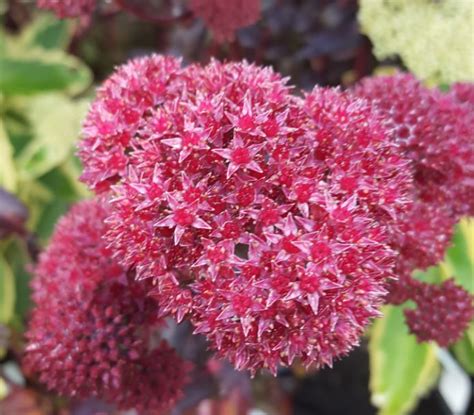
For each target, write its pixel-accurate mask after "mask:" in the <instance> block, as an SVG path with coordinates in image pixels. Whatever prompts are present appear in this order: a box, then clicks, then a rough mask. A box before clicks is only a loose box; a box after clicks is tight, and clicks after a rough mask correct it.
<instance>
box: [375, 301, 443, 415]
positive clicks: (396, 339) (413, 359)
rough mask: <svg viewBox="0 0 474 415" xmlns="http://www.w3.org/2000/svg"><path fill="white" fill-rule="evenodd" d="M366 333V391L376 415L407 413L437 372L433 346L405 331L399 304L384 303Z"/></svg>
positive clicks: (432, 382)
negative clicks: (368, 360) (368, 376)
mask: <svg viewBox="0 0 474 415" xmlns="http://www.w3.org/2000/svg"><path fill="white" fill-rule="evenodd" d="M383 313H384V317H383V318H381V319H379V320H377V321H376V322H375V324H374V326H373V330H372V332H371V336H370V343H369V354H370V390H371V394H372V403H373V404H374V405H375V406H376V407H378V408H379V414H380V415H403V414H407V413H409V412H410V411H411V410H412V409H413V408H414V407H415V406H416V404H417V402H418V400H419V398H420V397H421V396H423V395H424V394H425V393H426V392H427V391H428V390H429V389H430V388H431V387H432V386H433V385H434V383H435V381H436V379H437V377H438V374H439V363H438V360H437V358H436V347H435V346H434V345H432V344H429V343H423V344H419V343H417V341H416V338H415V337H414V336H413V335H411V334H409V332H408V329H407V326H406V324H405V319H404V315H403V307H400V306H398V307H395V306H386V307H385V308H384V309H383Z"/></svg>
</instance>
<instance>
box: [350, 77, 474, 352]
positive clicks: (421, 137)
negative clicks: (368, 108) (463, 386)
mask: <svg viewBox="0 0 474 415" xmlns="http://www.w3.org/2000/svg"><path fill="white" fill-rule="evenodd" d="M353 92H354V94H355V95H356V96H358V97H363V98H366V99H368V100H370V101H371V102H372V103H373V104H374V105H375V106H376V108H377V109H378V111H379V112H380V114H381V115H382V116H383V117H384V119H385V125H386V128H387V130H388V131H390V136H391V137H392V140H393V141H394V142H396V143H397V144H398V145H399V146H400V148H401V150H402V151H403V152H404V155H405V156H406V157H407V158H408V159H409V160H410V162H411V168H412V169H413V175H414V189H413V194H412V196H411V199H412V202H413V203H412V204H411V206H410V208H408V209H407V210H406V211H405V212H404V213H403V214H402V215H401V216H400V221H401V230H402V233H401V234H400V235H399V236H398V237H395V238H394V241H393V243H392V247H394V248H395V249H396V250H397V251H398V252H399V255H398V257H397V264H396V274H397V276H398V277H399V280H398V281H397V282H395V284H393V286H392V289H391V293H390V296H389V300H390V301H391V302H393V303H395V304H400V303H403V302H405V301H406V300H408V299H411V300H413V301H415V303H417V304H418V310H417V311H416V312H414V311H410V312H409V313H408V315H409V316H410V317H409V319H408V322H409V327H410V328H411V329H412V331H413V332H414V333H415V334H417V336H418V337H419V338H420V339H423V340H437V341H439V342H440V344H442V345H445V344H446V342H447V341H449V342H451V343H452V342H454V341H455V340H457V339H459V338H460V337H461V335H462V333H463V331H464V330H465V329H466V327H467V324H468V323H469V320H470V318H472V313H473V311H472V310H473V306H472V299H471V297H470V296H469V295H468V294H467V293H466V296H465V298H464V300H463V301H460V302H459V304H458V305H456V304H455V303H449V302H446V298H449V297H450V296H454V297H455V296H456V295H457V294H452V295H451V294H450V292H453V293H456V292H459V293H460V292H462V291H463V290H462V289H461V288H456V289H454V288H453V287H454V283H453V282H450V283H449V284H448V283H445V284H443V285H442V286H440V287H434V286H430V285H429V284H422V283H420V282H417V281H413V279H412V278H411V274H412V272H413V271H414V270H415V269H426V268H428V267H430V266H433V265H436V264H437V263H438V262H440V261H441V260H442V259H443V257H444V253H445V251H446V248H447V247H448V246H449V244H450V241H451V237H452V232H453V227H454V225H455V224H456V223H457V222H458V221H459V219H460V218H461V217H462V216H463V215H473V214H474V197H473V195H474V193H473V192H474V146H473V142H474V141H473V139H474V137H473V125H474V124H473V116H472V95H473V88H472V85H469V84H457V85H455V86H454V87H453V89H452V91H451V92H450V93H448V94H443V93H441V92H440V91H439V90H437V89H428V88H426V87H425V86H423V85H422V84H421V83H420V82H419V81H418V80H416V79H415V78H414V77H413V76H412V75H403V74H398V75H395V76H390V77H377V78H367V79H364V80H362V81H361V82H360V83H359V84H358V85H356V87H355V88H354V91H353ZM456 290H457V291H456ZM462 295H463V294H459V296H460V297H462ZM434 296H437V298H434ZM454 297H453V298H454ZM428 300H429V301H432V302H433V304H436V306H439V305H440V304H442V303H444V304H445V306H444V307H440V308H439V310H440V311H439V313H441V314H442V313H444V314H446V315H448V314H450V311H449V310H451V309H452V311H453V312H452V313H451V317H452V316H455V315H456V312H455V309H456V307H459V310H461V311H460V313H461V314H463V313H464V314H463V315H464V316H466V317H465V318H461V317H459V324H458V325H456V324H454V325H449V324H447V321H449V319H448V320H446V319H441V320H440V321H443V322H446V324H447V327H449V330H450V332H451V335H450V336H445V335H444V334H442V333H444V330H443V331H441V332H438V333H436V330H437V329H436V328H437V327H439V325H432V324H431V323H432V321H433V316H435V315H437V314H434V313H433V311H432V309H433V306H432V303H427V301H428ZM415 316H416V317H415ZM468 316H470V318H469V317H468ZM415 320H418V324H415ZM442 339H444V340H442Z"/></svg>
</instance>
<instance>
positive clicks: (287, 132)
mask: <svg viewBox="0 0 474 415" xmlns="http://www.w3.org/2000/svg"><path fill="white" fill-rule="evenodd" d="M469 97H470V92H469V88H468V87H465V86H459V87H458V88H457V89H453V92H451V93H449V94H442V93H441V92H439V91H435V90H428V89H426V88H424V87H423V86H422V85H421V84H419V82H418V81H416V80H415V79H414V78H412V77H410V76H403V75H397V76H394V77H386V78H377V79H367V80H365V81H363V82H362V83H361V84H360V85H359V86H357V87H356V88H355V89H354V90H352V91H348V92H342V91H341V90H339V89H333V88H319V87H316V88H314V89H313V90H312V91H311V92H308V93H306V94H300V95H297V94H295V93H294V91H293V89H292V87H291V86H289V85H288V80H287V79H285V78H283V77H281V76H280V75H279V74H278V73H275V72H274V71H273V70H271V69H270V68H262V67H258V66H255V65H252V64H249V63H247V62H233V63H221V62H218V61H211V62H210V63H209V64H207V65H206V66H201V65H198V64H194V65H190V66H187V67H184V68H183V67H182V66H181V62H180V61H179V60H178V59H175V58H172V57H165V56H161V55H152V56H149V57H142V58H137V59H134V60H132V61H130V62H129V63H127V64H125V65H123V66H121V67H119V68H118V69H117V70H116V72H115V73H114V74H113V75H112V76H111V77H110V78H109V79H108V80H106V82H105V83H104V84H103V85H102V87H101V88H100V89H99V90H98V93H97V98H96V100H95V101H94V103H93V104H92V106H91V108H90V111H89V114H88V116H87V118H86V120H85V122H84V128H83V139H82V141H81V143H80V146H79V156H80V158H81V160H82V162H83V165H84V172H83V175H82V180H83V181H84V182H85V183H86V184H87V185H88V186H89V187H90V188H91V189H92V190H93V191H94V192H95V193H96V194H98V195H99V198H100V199H99V200H100V201H102V200H104V201H105V200H106V201H107V202H99V201H96V202H85V203H84V204H83V205H79V206H77V207H76V208H74V209H73V211H72V212H71V213H70V214H69V215H68V216H67V217H66V218H65V219H63V220H62V222H61V223H60V224H59V225H58V229H57V231H56V235H55V237H54V238H53V240H52V242H51V245H50V247H49V248H48V250H47V251H46V253H45V254H43V256H42V259H41V261H40V265H39V266H38V268H37V278H36V283H35V300H36V301H37V304H38V306H37V309H36V310H35V313H36V314H35V315H34V316H33V319H32V325H31V328H30V334H29V339H30V346H29V351H28V355H29V356H28V355H27V360H29V361H30V362H31V364H30V366H31V367H32V368H33V369H34V370H35V371H37V372H39V373H40V376H41V379H42V380H43V381H44V382H45V383H47V384H48V385H49V386H50V387H51V388H53V389H56V390H59V391H60V392H62V393H65V394H86V395H87V394H91V388H92V391H93V394H97V395H102V396H104V397H106V398H107V399H108V400H110V401H113V402H118V403H119V405H121V406H123V407H126V406H127V407H130V406H136V405H138V404H139V401H140V402H142V403H143V402H145V403H147V402H148V403H149V404H147V405H146V406H150V405H152V404H155V403H157V404H158V402H163V403H164V405H165V406H169V405H170V403H171V402H172V401H173V399H176V396H177V395H178V394H179V390H180V388H181V386H182V384H183V383H184V382H185V376H184V375H183V372H186V370H187V363H185V362H183V361H181V360H180V359H179V357H178V356H176V355H175V354H174V352H173V351H172V350H171V349H170V348H169V347H168V346H166V345H162V346H159V347H157V348H156V349H152V350H150V349H149V348H147V347H146V345H148V343H147V341H146V337H147V333H148V327H150V325H151V324H152V323H153V322H156V321H155V320H156V319H158V320H161V318H164V317H173V318H174V319H175V320H176V321H178V322H181V321H182V320H184V319H186V320H188V321H190V322H191V323H192V325H193V326H194V331H195V333H200V334H202V335H204V336H205V337H206V338H207V340H208V342H209V345H210V346H211V348H212V349H214V351H215V352H216V354H217V355H218V356H219V357H225V358H227V359H228V360H230V361H231V362H232V363H233V365H234V366H235V367H236V368H237V369H247V370H249V371H250V372H251V373H252V374H254V373H255V372H256V371H257V370H259V369H262V368H266V369H268V370H270V371H271V372H272V373H276V371H277V368H278V367H279V366H289V365H291V364H292V363H293V362H294V361H295V359H298V360H299V361H300V362H302V363H303V364H304V365H305V366H307V367H322V366H325V365H331V364H332V362H333V360H334V359H336V358H338V357H340V356H343V355H345V354H346V353H348V352H349V351H350V350H351V349H352V348H353V347H354V346H355V345H357V344H358V342H359V338H360V336H361V335H362V333H363V332H364V329H365V328H366V326H367V325H368V323H369V322H370V320H371V319H372V318H374V317H377V316H379V315H380V312H379V307H380V306H381V305H382V304H383V303H384V302H385V301H386V294H387V287H388V289H389V291H390V296H391V297H392V301H394V299H395V297H397V296H398V300H399V301H402V300H406V299H408V298H410V299H414V300H415V302H417V304H418V308H417V309H415V310H411V311H409V312H408V311H407V318H408V322H409V325H410V327H411V329H412V330H413V331H414V332H415V333H416V334H417V335H418V337H419V338H420V339H421V340H427V339H435V340H437V339H440V338H441V337H440V336H438V334H439V333H440V332H436V333H435V332H434V331H433V327H434V326H432V325H431V327H430V329H429V330H427V327H428V325H429V324H430V320H429V318H431V319H432V318H433V315H431V316H430V317H427V316H426V315H427V313H430V312H431V311H430V310H433V308H436V309H437V313H438V314H436V315H437V316H443V315H446V313H447V314H449V313H451V309H450V308H449V306H448V303H447V302H446V301H445V299H446V298H450V299H451V298H455V299H458V300H459V301H458V302H457V304H459V305H458V306H457V307H458V309H457V310H456V311H455V312H454V311H453V313H454V314H449V315H450V316H451V315H452V316H454V315H455V316H458V317H456V318H455V320H456V324H454V323H453V324H451V325H450V329H449V330H452V331H450V336H451V337H448V336H445V335H444V334H443V336H444V337H443V338H444V339H445V340H446V339H453V338H457V336H458V332H459V331H460V330H461V331H462V330H463V329H464V327H465V324H467V323H466V322H468V321H469V320H470V319H471V318H472V297H471V296H469V294H467V293H466V292H465V291H464V290H462V289H460V288H458V287H456V286H455V285H454V284H453V283H452V282H449V283H446V284H443V285H442V286H439V287H434V286H429V287H425V286H423V285H421V284H419V285H416V282H414V281H413V280H412V279H411V277H410V274H411V271H412V270H413V269H415V268H424V267H427V266H429V265H431V264H432V263H434V262H436V261H438V260H439V258H440V257H441V256H442V253H443V251H444V249H445V248H446V246H447V244H448V242H449V236H450V232H451V228H452V225H453V224H454V223H455V222H456V220H457V219H458V218H459V217H460V216H461V215H463V214H467V213H470V212H472V205H471V203H472V199H469V198H467V197H466V196H465V195H466V194H467V193H468V192H472V186H473V183H474V181H473V180H472V173H473V171H474V170H473V169H472V166H473V163H472V161H473V154H472V152H473V149H472V145H469V141H468V140H469V139H470V137H471V136H470V134H472V133H471V131H472V128H470V125H472V116H471V115H470V111H469V109H470V108H471V107H470V105H471V102H472V101H470V98H469ZM97 210H98V211H97ZM104 223H106V225H104ZM420 236H421V237H420ZM398 276H400V279H399V280H398V282H396V281H397V277H398ZM57 281H63V282H64V283H63V284H58V283H57ZM390 281H392V283H391V285H390V284H389V282H390ZM415 285H416V287H415ZM400 287H401V288H400ZM407 287H411V288H410V290H409V289H408V288H407ZM56 291H57V294H53V295H54V296H55V298H56V300H54V301H57V302H58V306H55V307H53V309H56V308H57V309H58V310H60V311H57V312H56V313H57V316H56V315H54V316H53V318H54V319H57V322H54V323H52V325H50V322H49V321H45V320H47V319H45V318H44V313H45V311H44V310H43V311H41V310H42V305H43V304H46V303H47V302H46V301H43V299H44V298H45V297H42V296H43V295H46V296H51V293H56ZM63 291H64V294H63ZM106 304H108V305H107V306H105V305H106ZM442 304H444V305H445V306H446V307H444V308H443V307H441V305H442ZM100 307H102V313H100V312H99V310H100ZM63 310H65V313H66V314H63ZM41 313H43V314H41ZM443 313H444V314H443ZM36 315H38V317H36ZM65 316H67V317H68V318H67V319H66V317H65ZM71 316H72V318H71ZM50 320H51V321H54V320H53V319H52V318H51V319H50ZM66 324H68V332H66V331H65V330H64V329H61V330H59V329H58V327H65V325H66ZM443 330H444V329H443ZM85 332H86V333H94V335H92V336H91V335H84V333H85ZM444 332H445V330H444V331H443V333H444ZM104 333H106V334H104ZM426 333H427V334H426ZM425 334H426V335H425ZM58 340H60V342H59V343H60V345H59V346H58V345H57V343H58ZM77 345H79V346H77ZM73 346H74V347H73ZM85 348H88V349H89V350H96V349H97V353H88V354H87V355H86V354H84V353H83V352H82V351H83V350H85ZM71 350H72V351H73V352H71ZM155 350H156V351H155ZM154 353H157V355H156V356H155V355H154ZM68 355H70V356H72V357H73V359H74V361H76V362H80V364H79V365H78V367H74V368H71V367H69V365H63V366H55V365H52V366H51V367H52V368H53V369H52V370H46V368H47V367H48V365H51V360H52V359H53V358H55V356H61V358H60V359H62V358H63V356H64V359H67V356H68ZM160 356H164V357H160ZM167 356H168V357H167ZM168 366H170V367H168ZM85 368H87V369H85ZM92 368H94V376H95V377H94V379H95V380H96V383H95V384H94V383H93V382H90V383H89V384H86V385H83V382H82V379H84V373H86V370H92ZM72 373H74V376H75V377H74V380H71V381H68V382H66V383H65V384H64V383H62V382H64V379H67V376H71V374H72ZM138 373H141V374H142V376H143V377H144V380H143V381H140V382H138V381H136V379H138V376H139V375H138ZM163 373H164V374H165V375H163ZM81 376H82V377H81ZM156 376H158V378H157V377H156ZM163 376H165V377H166V380H163V382H162V377H163ZM134 382H135V383H134ZM125 384H126V385H129V387H127V394H126V395H120V396H118V395H117V391H118V389H119V388H120V387H121V386H120V385H125ZM138 384H140V388H139V389H137V386H136V385H138ZM165 385H167V387H165ZM82 388H85V391H83V390H82ZM153 389H156V391H158V392H156V394H155V395H153V394H152V393H151V391H152V390H153ZM120 399H122V400H124V401H125V402H126V403H125V402H122V401H120ZM153 399H155V401H153Z"/></svg>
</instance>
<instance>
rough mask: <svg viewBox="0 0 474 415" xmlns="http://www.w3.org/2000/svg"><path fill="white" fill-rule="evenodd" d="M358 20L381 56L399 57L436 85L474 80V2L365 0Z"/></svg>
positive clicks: (449, 0)
mask: <svg viewBox="0 0 474 415" xmlns="http://www.w3.org/2000/svg"><path fill="white" fill-rule="evenodd" d="M358 18H359V22H360V24H361V27H362V31H363V32H364V33H365V34H367V36H369V38H370V39H371V40H372V42H373V43H374V51H375V54H376V55H377V57H378V58H379V59H385V58H389V57H393V56H396V55H398V56H400V57H401V58H402V60H403V62H404V63H405V65H406V66H407V67H408V68H409V69H410V70H411V71H412V72H413V73H415V74H416V75H417V76H418V77H420V78H422V79H429V80H433V81H436V82H438V83H439V82H445V83H452V82H456V81H470V82H472V81H474V60H473V59H472V54H473V45H472V42H471V41H470V39H472V22H473V20H474V2H472V1H471V0H443V1H433V0H384V1H377V0H361V1H360V9H359V15H358ZM453 28H455V30H453Z"/></svg>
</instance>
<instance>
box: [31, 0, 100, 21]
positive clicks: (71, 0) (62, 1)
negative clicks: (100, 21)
mask: <svg viewBox="0 0 474 415" xmlns="http://www.w3.org/2000/svg"><path fill="white" fill-rule="evenodd" d="M37 5H38V7H39V8H40V9H46V10H51V11H53V12H54V13H56V15H57V16H58V17H59V18H60V19H64V18H67V17H81V16H89V15H90V14H92V13H93V11H94V9H95V5H96V0H37Z"/></svg>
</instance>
